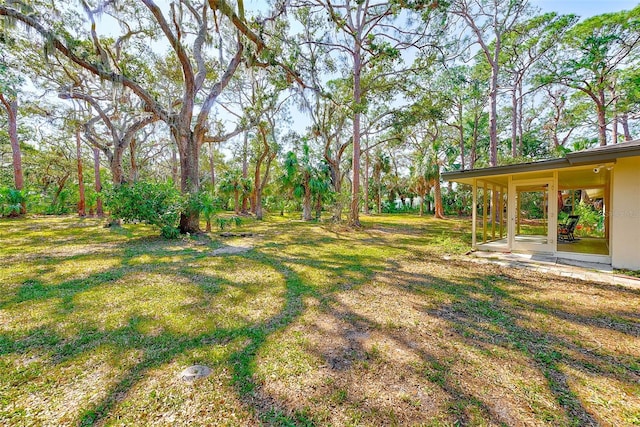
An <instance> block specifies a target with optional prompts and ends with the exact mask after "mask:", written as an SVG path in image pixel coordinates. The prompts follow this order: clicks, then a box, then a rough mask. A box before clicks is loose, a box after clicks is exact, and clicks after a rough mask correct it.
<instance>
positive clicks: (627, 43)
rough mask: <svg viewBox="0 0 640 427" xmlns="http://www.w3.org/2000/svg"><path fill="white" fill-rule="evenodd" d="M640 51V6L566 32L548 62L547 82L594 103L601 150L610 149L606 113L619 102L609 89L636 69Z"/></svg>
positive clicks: (609, 14) (601, 17) (587, 20)
mask: <svg viewBox="0 0 640 427" xmlns="http://www.w3.org/2000/svg"><path fill="white" fill-rule="evenodd" d="M639 48H640V6H636V7H635V8H634V9H632V10H629V11H621V12H616V13H607V14H603V15H597V16H594V17H591V18H588V19H585V20H584V21H582V22H580V23H579V24H577V25H576V26H575V27H573V28H572V29H571V30H570V31H569V32H567V34H566V36H565V37H564V38H563V40H562V46H561V48H560V49H558V50H557V51H556V53H557V56H556V57H555V58H550V59H549V60H547V61H545V63H546V64H548V68H547V72H548V74H547V76H546V78H545V80H546V81H553V82H558V83H561V84H564V85H566V86H568V87H570V88H573V89H576V90H578V91H580V92H582V93H583V94H585V95H586V96H587V97H588V98H589V99H591V101H592V102H593V104H594V106H595V110H596V116H597V121H598V142H599V144H600V145H601V146H603V145H607V111H608V110H609V108H610V107H611V106H612V105H613V103H614V102H615V99H616V98H615V97H612V96H611V92H610V89H611V88H612V87H614V86H615V80H616V78H617V76H618V75H619V73H620V72H621V71H622V70H624V69H625V68H627V67H635V66H636V64H635V62H633V61H635V58H634V56H635V55H636V54H637V53H638V49H639ZM632 60H633V61H632Z"/></svg>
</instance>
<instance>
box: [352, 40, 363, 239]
mask: <svg viewBox="0 0 640 427" xmlns="http://www.w3.org/2000/svg"><path fill="white" fill-rule="evenodd" d="M360 50H361V45H360V40H359V38H356V44H355V49H354V50H353V103H354V105H355V114H354V117H353V161H352V173H353V179H352V181H351V206H350V208H351V212H350V218H349V224H350V225H352V226H354V227H359V226H360V110H361V108H362V105H361V103H362V88H361V87H360V74H361V72H362V58H360Z"/></svg>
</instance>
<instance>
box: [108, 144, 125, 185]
mask: <svg viewBox="0 0 640 427" xmlns="http://www.w3.org/2000/svg"><path fill="white" fill-rule="evenodd" d="M122 155H123V150H122V149H121V148H120V147H115V149H114V150H113V156H112V157H111V164H110V166H111V179H112V181H113V186H114V187H118V186H120V185H122V183H123V182H124V172H123V170H122Z"/></svg>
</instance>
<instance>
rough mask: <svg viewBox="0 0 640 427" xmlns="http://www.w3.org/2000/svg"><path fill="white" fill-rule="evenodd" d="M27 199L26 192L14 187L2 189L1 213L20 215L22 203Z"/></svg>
mask: <svg viewBox="0 0 640 427" xmlns="http://www.w3.org/2000/svg"><path fill="white" fill-rule="evenodd" d="M25 201H26V193H25V192H24V191H21V190H17V189H15V188H12V187H6V188H3V189H1V190H0V214H2V215H4V216H18V215H20V209H21V207H22V203H24V202H25Z"/></svg>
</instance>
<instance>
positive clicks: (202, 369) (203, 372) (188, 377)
mask: <svg viewBox="0 0 640 427" xmlns="http://www.w3.org/2000/svg"><path fill="white" fill-rule="evenodd" d="M211 372H212V371H211V368H209V367H208V366H204V365H193V366H189V367H188V368H186V369H185V370H183V371H182V372H180V378H182V379H183V380H185V381H195V380H197V379H200V378H204V377H208V376H209V375H211Z"/></svg>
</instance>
